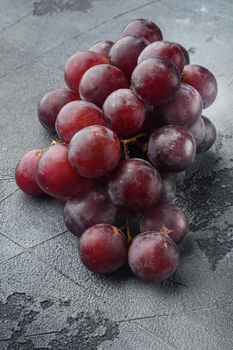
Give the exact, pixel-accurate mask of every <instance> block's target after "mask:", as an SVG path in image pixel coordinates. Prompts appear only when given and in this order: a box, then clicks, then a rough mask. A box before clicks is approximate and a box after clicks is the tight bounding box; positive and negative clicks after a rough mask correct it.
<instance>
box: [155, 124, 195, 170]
mask: <svg viewBox="0 0 233 350" xmlns="http://www.w3.org/2000/svg"><path fill="white" fill-rule="evenodd" d="M195 154H196V143H195V140H194V137H193V135H192V134H191V133H190V132H189V131H188V130H186V129H184V128H182V127H181V126H174V125H169V126H164V127H162V128H159V129H157V130H155V131H154V132H153V134H151V136H150V139H149V146H148V158H149V160H150V161H151V163H152V164H154V166H155V167H157V168H158V169H160V170H161V171H164V172H180V171H183V170H185V169H187V168H189V167H190V166H191V165H192V162H193V161H194V158H195Z"/></svg>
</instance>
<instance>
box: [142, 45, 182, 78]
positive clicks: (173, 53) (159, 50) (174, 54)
mask: <svg viewBox="0 0 233 350" xmlns="http://www.w3.org/2000/svg"><path fill="white" fill-rule="evenodd" d="M157 57H160V58H165V59H167V60H168V61H170V62H171V63H173V64H174V66H176V68H177V69H178V71H179V72H180V73H181V72H182V70H183V68H184V64H185V57H184V54H183V51H182V49H181V48H180V46H179V45H177V44H176V43H174V42H171V41H156V42H154V43H152V44H150V45H148V46H147V47H146V48H145V49H144V50H143V51H142V53H141V54H140V56H139V57H138V63H141V62H142V61H144V60H145V59H147V58H157Z"/></svg>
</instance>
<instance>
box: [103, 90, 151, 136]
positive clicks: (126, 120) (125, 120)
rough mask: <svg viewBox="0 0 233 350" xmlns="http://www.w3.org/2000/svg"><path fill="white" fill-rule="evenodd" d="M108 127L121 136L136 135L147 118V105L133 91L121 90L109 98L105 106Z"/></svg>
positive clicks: (104, 114)
mask: <svg viewBox="0 0 233 350" xmlns="http://www.w3.org/2000/svg"><path fill="white" fill-rule="evenodd" d="M103 116H104V120H105V123H106V125H107V126H108V127H109V128H110V129H112V130H113V131H115V133H116V134H117V135H118V136H120V137H124V136H131V135H135V134H136V133H137V132H138V131H139V130H140V129H141V128H142V125H143V122H144V120H145V117H146V105H145V103H144V102H143V101H142V100H140V99H139V98H138V97H137V96H136V95H134V93H133V91H132V90H129V89H119V90H116V91H114V92H113V93H111V95H109V96H108V97H107V99H106V100H105V102H104V105H103Z"/></svg>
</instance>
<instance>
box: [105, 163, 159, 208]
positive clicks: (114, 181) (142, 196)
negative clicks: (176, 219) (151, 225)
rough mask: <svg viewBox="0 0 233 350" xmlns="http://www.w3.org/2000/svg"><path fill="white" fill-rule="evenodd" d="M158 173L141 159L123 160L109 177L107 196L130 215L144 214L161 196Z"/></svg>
mask: <svg viewBox="0 0 233 350" xmlns="http://www.w3.org/2000/svg"><path fill="white" fill-rule="evenodd" d="M161 189H162V185H161V179H160V176H159V173H158V172H157V170H156V169H155V168H153V167H152V165H151V164H150V163H148V162H147V161H145V160H143V159H137V158H131V159H125V160H123V161H122V162H120V164H119V165H118V166H117V168H116V169H115V171H114V172H113V174H112V175H111V176H110V179H109V184H108V194H109V198H110V200H111V201H112V203H113V204H114V205H115V206H116V207H118V208H120V209H123V210H127V211H129V212H132V213H141V212H144V211H145V210H146V209H147V208H149V207H151V206H152V205H153V204H155V203H156V202H157V201H158V200H159V197H160V194H161Z"/></svg>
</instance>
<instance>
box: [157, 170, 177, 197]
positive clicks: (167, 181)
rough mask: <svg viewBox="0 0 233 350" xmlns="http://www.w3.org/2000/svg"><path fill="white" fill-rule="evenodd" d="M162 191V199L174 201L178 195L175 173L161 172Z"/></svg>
mask: <svg viewBox="0 0 233 350" xmlns="http://www.w3.org/2000/svg"><path fill="white" fill-rule="evenodd" d="M160 177H161V181H162V192H161V197H160V201H161V200H163V201H172V200H173V199H174V198H175V196H176V179H175V176H174V175H173V174H169V173H161V172H160Z"/></svg>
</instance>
